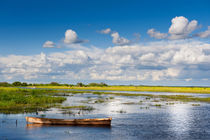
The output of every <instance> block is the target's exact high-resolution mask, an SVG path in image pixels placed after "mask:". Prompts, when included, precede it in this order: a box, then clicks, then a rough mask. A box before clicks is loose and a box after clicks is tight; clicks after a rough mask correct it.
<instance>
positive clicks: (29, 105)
mask: <svg viewBox="0 0 210 140" xmlns="http://www.w3.org/2000/svg"><path fill="white" fill-rule="evenodd" d="M64 100H65V98H64V97H55V96H54V95H53V94H49V93H48V91H44V90H31V89H18V88H0V113H4V114H16V113H31V112H36V111H41V110H46V109H47V108H50V107H54V106H56V105H57V103H62V102H63V101H64Z"/></svg>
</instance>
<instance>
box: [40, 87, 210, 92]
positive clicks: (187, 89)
mask: <svg viewBox="0 0 210 140" xmlns="http://www.w3.org/2000/svg"><path fill="white" fill-rule="evenodd" d="M37 88H51V89H75V90H114V91H149V92H180V93H210V87H167V86H106V87H77V86H73V87H67V86H37Z"/></svg>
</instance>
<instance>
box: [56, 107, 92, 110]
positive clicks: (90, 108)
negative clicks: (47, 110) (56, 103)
mask: <svg viewBox="0 0 210 140" xmlns="http://www.w3.org/2000/svg"><path fill="white" fill-rule="evenodd" d="M60 109H79V110H86V111H91V110H94V108H93V107H91V106H63V107H60Z"/></svg>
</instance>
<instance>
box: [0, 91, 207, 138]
mask: <svg viewBox="0 0 210 140" xmlns="http://www.w3.org/2000/svg"><path fill="white" fill-rule="evenodd" d="M172 94H174V93H172ZM72 95H73V96H69V97H67V100H66V101H65V102H64V103H63V105H64V106H71V105H74V106H75V105H86V106H91V107H94V108H95V110H93V111H82V110H76V109H75V110H72V111H73V112H74V113H73V114H62V110H60V109H56V108H52V109H50V110H49V111H46V112H39V115H35V114H18V115H5V114H0V139H1V140H4V139H9V140H10V139H18V140H22V139H23V140H28V139H30V140H46V139H50V140H57V139H62V140H67V139H71V140H81V139H86V140H92V139H97V140H98V139H100V140H101V139H113V140H118V139H120V140H122V139H151V140H154V139H155V140H162V139H168V140H172V139H173V140H176V139H177V140H180V139H186V140H189V139H190V140H193V139H210V104H206V103H199V104H200V106H193V104H198V103H181V102H165V101H164V102H163V101H154V99H148V98H147V99H146V97H125V96H113V95H94V94H72ZM184 95H185V94H184ZM193 95H195V94H193ZM202 95H206V94H202ZM207 96H208V95H207ZM110 97H114V99H112V98H111V99H110ZM106 98H107V99H106ZM98 99H104V100H105V102H103V103H97V104H96V103H95V101H96V100H98ZM169 103H170V104H169ZM157 104H158V106H156V105H157ZM159 104H161V106H159ZM42 114H44V115H45V116H46V117H50V118H66V119H67V118H68V119H69V118H97V117H112V118H113V120H112V125H111V127H79V126H37V125H32V126H27V124H26V122H25V119H24V117H25V116H40V115H42ZM16 120H17V123H16Z"/></svg>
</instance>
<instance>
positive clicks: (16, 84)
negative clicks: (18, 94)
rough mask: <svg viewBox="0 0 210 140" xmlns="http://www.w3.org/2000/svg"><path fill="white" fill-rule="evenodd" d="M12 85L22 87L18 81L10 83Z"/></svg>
mask: <svg viewBox="0 0 210 140" xmlns="http://www.w3.org/2000/svg"><path fill="white" fill-rule="evenodd" d="M12 85H13V86H16V87H18V86H22V83H21V82H19V81H15V82H13V83H12Z"/></svg>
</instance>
